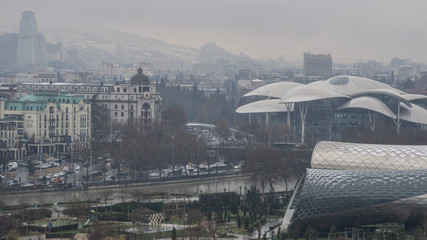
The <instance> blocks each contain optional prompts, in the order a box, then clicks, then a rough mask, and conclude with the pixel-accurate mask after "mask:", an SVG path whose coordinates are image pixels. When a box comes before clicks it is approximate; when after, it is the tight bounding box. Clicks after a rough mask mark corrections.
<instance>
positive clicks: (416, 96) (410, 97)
mask: <svg viewBox="0 0 427 240" xmlns="http://www.w3.org/2000/svg"><path fill="white" fill-rule="evenodd" d="M402 97H403V98H405V99H406V100H408V101H416V100H422V99H427V96H426V95H421V94H412V93H407V94H403V95H402Z"/></svg>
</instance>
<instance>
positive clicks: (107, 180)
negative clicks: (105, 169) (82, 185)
mask: <svg viewBox="0 0 427 240" xmlns="http://www.w3.org/2000/svg"><path fill="white" fill-rule="evenodd" d="M115 180H116V177H114V176H112V175H110V176H107V177H105V181H106V182H114V181H115Z"/></svg>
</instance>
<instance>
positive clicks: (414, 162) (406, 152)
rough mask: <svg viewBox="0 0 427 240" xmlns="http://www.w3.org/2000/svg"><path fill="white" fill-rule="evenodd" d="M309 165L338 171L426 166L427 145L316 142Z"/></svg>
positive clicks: (402, 168)
mask: <svg viewBox="0 0 427 240" xmlns="http://www.w3.org/2000/svg"><path fill="white" fill-rule="evenodd" d="M311 167H312V168H318V169H335V170H337V169H339V170H409V169H427V146H425V145H422V146H419V145H381V144H361V143H345V142H329V141H322V142H318V143H317V144H316V146H315V147H314V149H313V155H312V157H311Z"/></svg>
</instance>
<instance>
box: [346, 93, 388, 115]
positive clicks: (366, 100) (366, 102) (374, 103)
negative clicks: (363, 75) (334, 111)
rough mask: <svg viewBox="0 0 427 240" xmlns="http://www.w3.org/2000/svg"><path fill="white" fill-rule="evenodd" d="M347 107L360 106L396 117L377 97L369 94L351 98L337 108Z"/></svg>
mask: <svg viewBox="0 0 427 240" xmlns="http://www.w3.org/2000/svg"><path fill="white" fill-rule="evenodd" d="M349 108H361V109H366V110H371V111H374V112H378V113H381V114H383V115H385V116H387V117H389V118H393V119H395V118H396V115H395V114H394V113H393V112H392V111H391V110H390V108H388V107H387V105H385V104H384V103H383V102H381V101H380V100H379V99H377V98H374V97H369V96H362V97H357V98H354V99H351V100H350V101H348V102H346V103H344V104H343V105H341V106H340V107H338V110H341V109H349Z"/></svg>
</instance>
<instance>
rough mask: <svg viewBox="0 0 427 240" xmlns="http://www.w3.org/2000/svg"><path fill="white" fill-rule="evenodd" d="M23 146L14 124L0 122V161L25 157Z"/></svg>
mask: <svg viewBox="0 0 427 240" xmlns="http://www.w3.org/2000/svg"><path fill="white" fill-rule="evenodd" d="M24 144H25V142H20V139H19V135H18V131H17V128H16V122H12V121H0V161H2V160H10V159H14V160H16V159H20V158H22V157H23V156H24V155H25V146H24ZM2 162H3V161H2Z"/></svg>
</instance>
